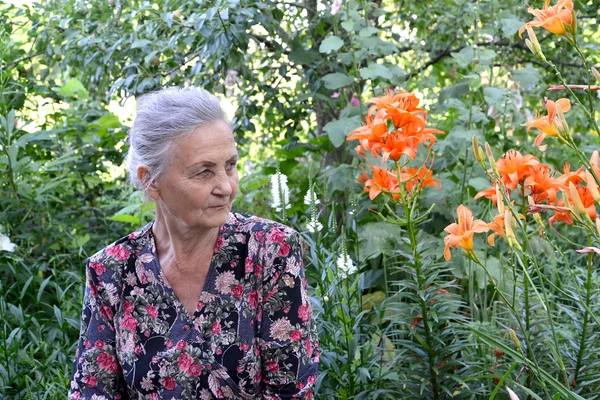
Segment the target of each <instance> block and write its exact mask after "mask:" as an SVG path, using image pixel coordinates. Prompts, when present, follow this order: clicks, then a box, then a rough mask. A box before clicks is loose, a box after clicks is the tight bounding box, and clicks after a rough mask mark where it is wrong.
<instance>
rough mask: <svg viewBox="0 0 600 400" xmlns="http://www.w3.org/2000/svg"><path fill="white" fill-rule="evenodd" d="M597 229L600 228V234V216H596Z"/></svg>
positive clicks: (599, 231)
mask: <svg viewBox="0 0 600 400" xmlns="http://www.w3.org/2000/svg"><path fill="white" fill-rule="evenodd" d="M596 229H597V230H598V235H600V218H596Z"/></svg>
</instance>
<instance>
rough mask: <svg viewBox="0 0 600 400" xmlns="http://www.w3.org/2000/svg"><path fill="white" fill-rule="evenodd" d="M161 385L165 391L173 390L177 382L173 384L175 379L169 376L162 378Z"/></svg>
mask: <svg viewBox="0 0 600 400" xmlns="http://www.w3.org/2000/svg"><path fill="white" fill-rule="evenodd" d="M162 384H163V386H164V387H165V389H167V390H173V389H175V387H177V382H175V379H173V378H171V377H170V376H167V377H165V378H163V379H162Z"/></svg>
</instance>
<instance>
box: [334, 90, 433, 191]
mask: <svg viewBox="0 0 600 400" xmlns="http://www.w3.org/2000/svg"><path fill="white" fill-rule="evenodd" d="M366 103H367V104H371V107H370V108H369V111H368V112H367V116H366V118H365V123H366V124H365V126H362V127H360V128H357V129H355V130H354V131H352V132H350V135H349V136H348V138H347V139H346V140H347V141H351V140H358V141H359V145H358V146H357V147H356V152H357V153H358V154H359V155H362V156H365V155H366V153H367V152H368V153H371V155H372V156H373V157H375V158H379V159H380V160H381V163H382V165H385V163H386V162H387V161H388V160H392V161H394V162H395V163H396V164H397V163H398V161H399V160H400V159H401V158H402V156H406V157H408V158H410V159H413V160H415V159H416V158H417V151H418V150H419V145H421V144H423V145H425V146H426V147H429V148H430V147H431V146H432V145H433V144H434V143H435V141H436V137H435V135H436V134H440V133H444V132H442V131H440V130H438V129H433V128H427V127H426V124H427V113H426V112H425V111H424V110H423V109H421V108H418V105H419V99H418V98H417V97H416V96H415V95H414V94H413V93H407V92H404V91H401V92H397V93H394V92H393V91H391V90H390V91H388V92H387V93H386V94H384V95H383V96H380V97H375V98H372V99H370V100H367V102H366ZM370 168H371V169H373V175H372V177H371V176H370V174H369V173H367V172H366V171H364V170H363V172H364V173H363V175H362V176H361V177H360V178H359V180H360V181H361V182H364V184H365V191H366V192H369V197H370V198H371V200H373V199H374V198H375V197H377V196H378V195H379V194H380V193H382V192H383V193H389V194H391V196H392V198H393V199H394V200H397V199H399V198H400V190H399V185H400V184H404V185H405V188H406V191H408V192H410V191H412V190H413V189H414V188H415V187H425V186H436V185H437V186H439V185H440V182H439V181H438V180H437V179H434V178H432V174H433V173H432V171H431V170H430V169H428V168H427V167H426V166H425V165H423V166H422V167H421V168H418V169H416V168H409V167H407V166H402V167H400V170H397V169H387V168H385V167H378V166H374V165H370Z"/></svg>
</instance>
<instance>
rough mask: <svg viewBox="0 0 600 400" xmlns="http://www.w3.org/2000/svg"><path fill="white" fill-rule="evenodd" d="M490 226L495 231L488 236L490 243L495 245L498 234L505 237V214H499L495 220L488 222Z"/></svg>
mask: <svg viewBox="0 0 600 400" xmlns="http://www.w3.org/2000/svg"><path fill="white" fill-rule="evenodd" d="M487 226H488V228H490V229H491V230H492V231H494V233H492V234H491V235H489V236H488V239H487V241H488V243H489V245H490V246H493V245H494V237H495V236H496V235H498V236H500V237H504V235H505V233H504V214H498V215H496V216H495V217H494V220H493V221H492V222H490V223H489V224H487Z"/></svg>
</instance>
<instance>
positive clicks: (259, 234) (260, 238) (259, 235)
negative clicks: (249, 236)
mask: <svg viewBox="0 0 600 400" xmlns="http://www.w3.org/2000/svg"><path fill="white" fill-rule="evenodd" d="M264 240H265V231H259V232H256V241H257V242H258V243H260V244H262V243H263V242H264Z"/></svg>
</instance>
